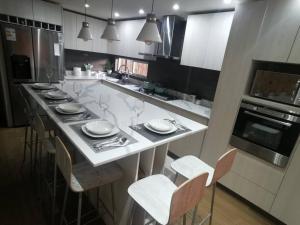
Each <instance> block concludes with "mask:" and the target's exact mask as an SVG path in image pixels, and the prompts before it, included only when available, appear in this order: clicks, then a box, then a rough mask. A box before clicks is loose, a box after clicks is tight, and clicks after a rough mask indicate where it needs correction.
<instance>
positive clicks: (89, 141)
mask: <svg viewBox="0 0 300 225" xmlns="http://www.w3.org/2000/svg"><path fill="white" fill-rule="evenodd" d="M84 124H85V122H84V123H79V124H73V125H70V127H71V128H72V129H73V130H74V131H75V132H76V133H77V134H78V135H79V136H80V137H81V138H82V139H83V140H84V141H85V142H86V143H87V144H88V145H89V146H90V147H91V148H92V149H93V150H94V151H95V152H96V153H98V152H103V151H108V150H112V149H115V148H117V147H104V148H101V149H99V148H96V147H95V146H94V145H95V144H101V143H103V142H106V141H108V140H110V139H111V138H115V137H120V138H122V137H125V138H127V140H128V144H127V145H126V146H128V145H130V144H134V143H136V142H137V140H135V139H134V138H133V137H131V136H130V135H128V134H127V133H126V132H124V131H123V130H120V132H119V133H118V134H116V135H114V136H111V137H106V138H92V137H89V136H87V135H86V134H84V133H83V132H82V130H81V126H82V125H84Z"/></svg>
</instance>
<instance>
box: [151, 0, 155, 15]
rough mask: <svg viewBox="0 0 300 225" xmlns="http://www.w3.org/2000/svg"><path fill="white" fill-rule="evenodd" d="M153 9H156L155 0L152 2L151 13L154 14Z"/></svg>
mask: <svg viewBox="0 0 300 225" xmlns="http://www.w3.org/2000/svg"><path fill="white" fill-rule="evenodd" d="M153 9H154V0H152V7H151V13H153Z"/></svg>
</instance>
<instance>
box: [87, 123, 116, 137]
mask: <svg viewBox="0 0 300 225" xmlns="http://www.w3.org/2000/svg"><path fill="white" fill-rule="evenodd" d="M85 127H86V129H87V131H88V132H89V133H92V134H96V135H104V134H108V133H111V131H112V130H113V129H114V125H112V124H111V123H110V122H108V121H100V120H99V121H93V122H89V123H87V124H86V125H85Z"/></svg>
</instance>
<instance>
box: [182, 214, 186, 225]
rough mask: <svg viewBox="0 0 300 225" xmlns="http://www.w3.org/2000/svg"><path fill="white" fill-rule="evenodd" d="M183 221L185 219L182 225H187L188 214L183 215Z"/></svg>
mask: <svg viewBox="0 0 300 225" xmlns="http://www.w3.org/2000/svg"><path fill="white" fill-rule="evenodd" d="M182 219H183V222H182V225H186V214H184V215H183V218H182Z"/></svg>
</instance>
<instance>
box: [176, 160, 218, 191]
mask: <svg viewBox="0 0 300 225" xmlns="http://www.w3.org/2000/svg"><path fill="white" fill-rule="evenodd" d="M171 168H172V169H173V170H175V171H176V172H177V173H179V174H181V175H182V176H184V177H185V178H187V179H191V178H192V177H195V176H197V175H198V174H201V173H208V178H207V181H206V187H208V186H210V185H211V182H212V179H213V176H214V172H215V169H214V168H212V167H211V166H210V165H208V164H206V163H205V162H203V161H201V160H200V159H199V158H197V157H195V156H192V155H187V156H183V157H182V158H180V159H177V160H175V161H174V162H172V164H171Z"/></svg>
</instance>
